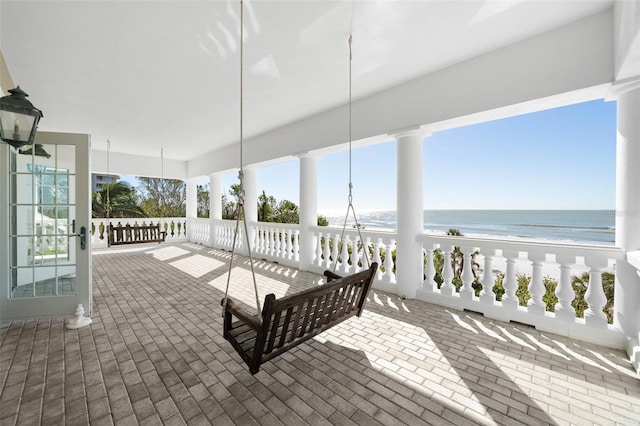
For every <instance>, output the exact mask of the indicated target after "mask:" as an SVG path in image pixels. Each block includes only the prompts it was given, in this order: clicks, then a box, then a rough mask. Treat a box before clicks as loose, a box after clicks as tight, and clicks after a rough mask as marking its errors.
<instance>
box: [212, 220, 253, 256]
mask: <svg viewBox="0 0 640 426" xmlns="http://www.w3.org/2000/svg"><path fill="white" fill-rule="evenodd" d="M214 223H215V225H214V226H215V235H214V243H213V247H214V248H220V249H223V250H229V251H231V250H232V249H233V238H234V234H235V231H236V224H237V225H239V226H238V235H237V236H236V242H235V244H236V247H235V250H236V251H237V252H238V253H244V252H245V247H246V243H245V236H244V225H243V223H242V222H239V223H236V221H235V220H227V219H222V220H215V221H214Z"/></svg>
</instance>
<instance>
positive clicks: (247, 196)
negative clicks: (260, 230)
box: [243, 166, 258, 250]
mask: <svg viewBox="0 0 640 426" xmlns="http://www.w3.org/2000/svg"><path fill="white" fill-rule="evenodd" d="M243 170H244V214H245V217H246V218H247V228H248V230H249V235H248V237H249V244H250V248H251V249H252V250H253V244H254V242H255V235H256V233H255V228H254V226H255V224H256V223H257V222H258V173H257V171H256V169H255V168H253V167H246V166H245V167H244V169H243ZM243 243H246V240H245V241H243Z"/></svg>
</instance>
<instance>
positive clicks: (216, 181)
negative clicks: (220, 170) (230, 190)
mask: <svg viewBox="0 0 640 426" xmlns="http://www.w3.org/2000/svg"><path fill="white" fill-rule="evenodd" d="M221 219H222V177H221V176H220V175H218V174H215V173H214V174H211V175H209V246H211V247H214V248H219V245H218V243H219V241H218V229H217V226H218V223H217V221H219V220H221Z"/></svg>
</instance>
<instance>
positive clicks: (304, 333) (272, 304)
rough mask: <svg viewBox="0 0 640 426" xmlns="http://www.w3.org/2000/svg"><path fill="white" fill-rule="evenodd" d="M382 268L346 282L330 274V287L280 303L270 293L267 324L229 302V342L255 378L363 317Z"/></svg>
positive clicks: (226, 331) (226, 329) (264, 310)
mask: <svg viewBox="0 0 640 426" xmlns="http://www.w3.org/2000/svg"><path fill="white" fill-rule="evenodd" d="M377 268H378V264H377V263H372V264H371V267H370V268H369V269H366V270H364V271H361V272H358V273H355V274H353V275H349V276H346V277H341V276H340V275H337V274H335V273H333V272H331V271H325V272H324V275H325V277H326V278H327V283H326V284H323V285H320V286H317V287H314V288H311V289H308V290H305V291H302V292H300V293H295V294H292V295H290V296H286V297H283V298H281V299H276V296H275V295H274V294H273V293H271V294H268V295H267V297H266V298H265V300H264V306H263V308H262V323H260V320H259V318H258V315H254V314H250V313H248V312H247V311H246V310H244V309H242V308H241V307H240V306H238V305H237V304H236V303H235V302H234V301H233V300H231V299H230V298H227V305H226V309H225V312H224V338H225V339H226V340H228V341H229V342H231V344H232V345H233V347H234V348H235V350H236V351H237V352H238V354H239V355H240V356H241V357H242V359H243V360H244V361H245V362H246V363H247V366H248V367H249V371H250V372H251V374H256V373H257V372H258V371H259V370H260V366H261V365H262V364H263V363H265V362H267V361H269V360H271V359H273V358H275V357H277V356H278V355H280V354H282V353H284V352H286V351H288V350H289V349H291V348H294V347H295V346H297V345H299V344H300V343H302V342H304V341H306V340H308V339H310V338H312V337H313V336H315V335H316V334H319V333H322V332H323V331H325V330H328V329H329V328H331V327H333V326H334V325H336V324H339V323H341V322H342V321H344V320H346V319H349V318H351V317H352V316H354V315H357V316H360V315H362V311H363V309H364V305H365V303H366V302H367V296H368V294H369V291H370V290H371V286H372V284H373V280H374V278H375V276H376V271H377ZM224 301H225V299H222V302H221V304H222V305H223V306H224ZM234 317H235V318H236V319H237V321H234Z"/></svg>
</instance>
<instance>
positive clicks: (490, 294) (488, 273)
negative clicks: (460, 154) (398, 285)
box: [417, 234, 625, 344]
mask: <svg viewBox="0 0 640 426" xmlns="http://www.w3.org/2000/svg"><path fill="white" fill-rule="evenodd" d="M418 241H419V242H420V243H422V246H423V252H424V255H425V265H424V277H425V279H424V282H423V284H422V287H421V288H420V289H418V291H417V298H418V299H421V300H425V301H428V302H434V303H437V304H440V305H445V306H450V307H454V308H458V309H468V310H471V311H475V312H480V313H483V314H485V315H486V316H488V317H490V318H494V319H497V320H501V321H516V322H520V323H525V324H530V325H533V326H535V327H536V328H539V329H541V330H546V331H552V332H554V333H558V334H564V335H569V336H572V337H577V338H580V339H583V340H591V341H597V342H599V343H606V342H609V343H614V344H619V339H620V335H619V332H617V330H616V329H615V328H614V327H613V326H611V325H609V323H608V319H607V315H605V313H604V312H603V308H604V307H605V305H606V304H607V298H606V296H605V292H604V290H603V287H602V273H603V272H611V273H615V261H616V260H620V259H624V258H625V253H624V252H623V251H622V250H621V249H618V248H615V247H600V246H584V245H563V244H551V243H538V242H522V241H506V240H493V239H482V238H467V237H455V236H434V235H426V234H425V235H420V236H418ZM436 257H438V258H440V259H442V260H441V261H440V263H441V264H442V265H439V268H436V266H435V260H434V259H435V258H436ZM460 263H461V264H460ZM474 266H475V268H474ZM454 267H455V268H456V269H457V272H456V271H454ZM437 269H441V270H440V271H437ZM585 273H586V274H588V277H589V280H588V285H587V291H586V294H584V302H586V304H587V305H588V309H586V310H585V311H584V316H583V317H582V318H577V317H576V310H575V308H574V307H573V305H572V302H574V299H575V297H576V294H575V291H574V289H573V283H572V279H573V276H578V277H580V276H582V275H584V274H585ZM438 274H439V276H438ZM498 274H503V279H502V283H501V284H502V289H503V290H504V293H503V294H501V297H499V296H498V294H496V293H495V292H494V291H497V290H498V287H497V286H496V284H497V280H496V277H497V275H498ZM522 275H526V277H527V278H528V280H529V283H528V286H527V287H526V289H524V288H522V287H523V286H522V285H520V288H519V282H518V276H522ZM436 278H437V279H438V281H440V284H438V282H437V281H436ZM454 279H456V280H457V283H456V284H457V288H458V290H456V284H454V282H453V281H454ZM554 282H555V283H556V284H555V291H554V293H553V294H554V295H555V297H556V298H557V302H556V303H554V304H552V303H551V302H549V306H547V301H545V295H546V297H547V298H548V297H549V295H548V290H547V287H546V285H549V286H550V287H549V288H552V285H553V283H554ZM502 289H499V291H498V293H502ZM525 300H526V303H525ZM523 305H524V306H523ZM594 329H595V330H599V331H596V332H594Z"/></svg>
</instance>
